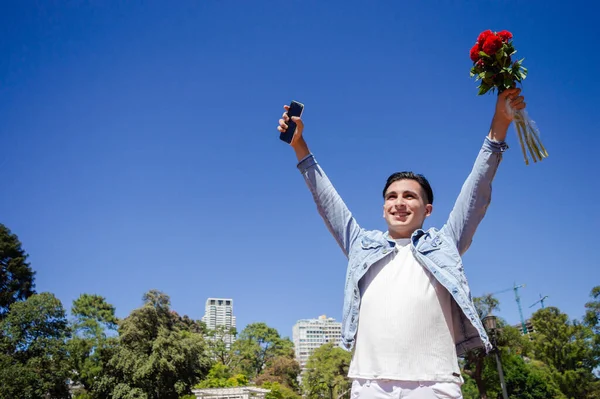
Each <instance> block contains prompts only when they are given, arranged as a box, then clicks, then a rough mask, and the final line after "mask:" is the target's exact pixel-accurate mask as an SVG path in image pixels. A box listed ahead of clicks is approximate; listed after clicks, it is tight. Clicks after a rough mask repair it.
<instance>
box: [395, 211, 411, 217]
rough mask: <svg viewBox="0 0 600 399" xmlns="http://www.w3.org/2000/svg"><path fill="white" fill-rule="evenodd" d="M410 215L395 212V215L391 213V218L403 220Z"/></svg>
mask: <svg viewBox="0 0 600 399" xmlns="http://www.w3.org/2000/svg"><path fill="white" fill-rule="evenodd" d="M409 215H410V213H409V212H396V213H392V216H394V217H396V218H404V217H407V216H409Z"/></svg>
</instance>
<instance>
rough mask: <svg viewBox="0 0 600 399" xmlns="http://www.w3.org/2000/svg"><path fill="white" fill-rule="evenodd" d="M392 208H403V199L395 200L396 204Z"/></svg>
mask: <svg viewBox="0 0 600 399" xmlns="http://www.w3.org/2000/svg"><path fill="white" fill-rule="evenodd" d="M394 206H395V207H396V208H400V207H402V206H404V198H397V199H396V202H395V203H394Z"/></svg>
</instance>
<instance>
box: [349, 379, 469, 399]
mask: <svg viewBox="0 0 600 399" xmlns="http://www.w3.org/2000/svg"><path fill="white" fill-rule="evenodd" d="M462 397H463V396H462V392H461V389H460V384H457V383H453V382H427V381H420V382H412V381H393V380H361V379H357V380H353V381H352V393H351V394H350V399H462Z"/></svg>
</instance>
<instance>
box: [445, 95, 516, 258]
mask: <svg viewBox="0 0 600 399" xmlns="http://www.w3.org/2000/svg"><path fill="white" fill-rule="evenodd" d="M520 92H521V90H520V89H508V90H506V91H504V92H503V93H501V94H500V95H498V100H497V102H496V113H495V114H494V118H493V120H492V124H491V127H490V131H489V134H488V136H487V137H486V138H485V141H484V143H483V146H482V147H481V150H480V151H479V155H478V156H477V159H476V160H475V164H474V165H473V169H472V170H471V173H470V174H469V176H468V177H467V180H466V181H465V183H464V184H463V186H462V189H461V190H460V194H459V195H458V198H457V199H456V202H455V204H454V208H453V209H452V212H450V216H449V218H448V221H447V222H446V224H445V225H444V227H442V230H444V231H445V233H446V234H448V236H450V237H451V238H452V240H453V241H454V243H455V244H456V247H457V248H458V251H459V253H460V254H461V255H462V254H463V253H465V252H466V251H467V249H469V246H470V245H471V242H472V241H473V236H474V235H475V231H476V230H477V227H478V226H479V223H481V221H482V220H483V218H484V216H485V213H486V211H487V209H488V206H489V204H490V202H491V199H492V181H493V180H494V177H495V176H496V171H497V170H498V166H499V165H500V162H501V161H502V153H503V152H504V151H506V150H507V149H508V145H507V144H506V143H505V139H506V133H507V132H508V127H509V126H510V124H511V122H512V119H513V112H512V111H511V110H510V109H509V108H508V107H507V104H506V103H507V99H509V100H510V106H511V107H512V108H513V110H519V109H523V108H525V102H524V101H523V97H522V96H520V95H519V94H520Z"/></svg>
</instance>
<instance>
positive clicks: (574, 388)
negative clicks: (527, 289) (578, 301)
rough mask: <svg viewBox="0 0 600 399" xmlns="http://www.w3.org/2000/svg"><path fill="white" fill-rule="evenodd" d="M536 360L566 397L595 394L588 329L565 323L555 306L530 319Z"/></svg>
mask: <svg viewBox="0 0 600 399" xmlns="http://www.w3.org/2000/svg"><path fill="white" fill-rule="evenodd" d="M532 323H533V326H534V330H535V332H534V333H533V334H532V337H533V348H534V353H535V357H536V359H538V360H540V361H542V362H544V363H545V364H547V365H548V366H549V367H550V368H551V370H552V376H553V379H554V381H555V382H556V383H557V384H558V385H559V386H560V389H561V391H562V392H563V393H564V394H565V395H566V396H567V397H568V398H582V399H584V398H592V397H595V395H597V394H598V392H599V388H600V387H599V386H598V378H597V377H596V376H595V375H594V370H595V369H596V368H597V367H598V366H599V365H600V361H599V360H600V359H598V350H597V348H596V343H597V340H596V339H595V336H594V333H593V331H592V329H591V328H590V327H589V326H587V325H585V324H583V323H580V322H577V321H569V319H568V316H567V315H566V314H564V313H562V312H561V311H560V310H559V309H558V308H556V307H548V308H544V309H540V310H538V311H537V312H535V313H534V314H533V316H532Z"/></svg>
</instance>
